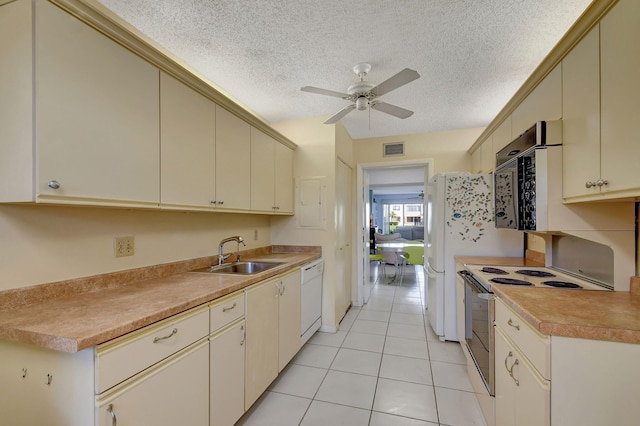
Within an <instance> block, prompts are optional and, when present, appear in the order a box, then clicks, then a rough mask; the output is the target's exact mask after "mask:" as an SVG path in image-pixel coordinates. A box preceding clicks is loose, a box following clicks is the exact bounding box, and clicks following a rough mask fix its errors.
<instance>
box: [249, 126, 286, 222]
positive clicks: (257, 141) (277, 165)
mask: <svg viewBox="0 0 640 426" xmlns="http://www.w3.org/2000/svg"><path fill="white" fill-rule="evenodd" d="M251 210H253V211H262V212H270V213H292V212H293V151H292V150H291V149H290V148H288V147H286V146H284V145H282V144H281V143H279V142H277V141H276V140H275V139H273V138H272V137H271V136H269V135H267V134H266V133H264V132H262V131H261V130H258V129H256V128H255V127H251Z"/></svg>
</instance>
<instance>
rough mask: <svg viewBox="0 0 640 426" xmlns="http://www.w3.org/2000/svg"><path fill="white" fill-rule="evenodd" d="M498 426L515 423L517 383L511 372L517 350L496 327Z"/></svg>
mask: <svg viewBox="0 0 640 426" xmlns="http://www.w3.org/2000/svg"><path fill="white" fill-rule="evenodd" d="M495 353H496V356H495V363H496V365H495V368H494V370H495V395H496V426H513V425H515V406H516V384H515V380H514V379H513V378H512V377H511V375H510V374H509V371H510V369H511V368H513V364H514V362H515V359H516V358H515V350H514V349H513V348H512V347H511V345H509V343H508V342H507V341H506V340H505V338H504V337H503V336H502V334H501V333H500V332H499V331H498V328H496V334H495Z"/></svg>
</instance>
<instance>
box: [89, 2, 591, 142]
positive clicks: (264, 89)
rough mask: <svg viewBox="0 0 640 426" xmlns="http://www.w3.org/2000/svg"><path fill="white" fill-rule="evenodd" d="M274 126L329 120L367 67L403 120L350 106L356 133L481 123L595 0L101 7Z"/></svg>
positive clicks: (349, 118) (122, 4) (347, 121)
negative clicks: (388, 87)
mask: <svg viewBox="0 0 640 426" xmlns="http://www.w3.org/2000/svg"><path fill="white" fill-rule="evenodd" d="M99 1H100V2H101V3H102V4H104V5H105V6H107V7H108V8H109V9H111V10H112V11H113V12H115V13H116V14H117V15H119V16H120V17H122V18H123V19H124V20H125V21H127V22H129V23H130V24H132V25H133V26H134V27H136V28H138V29H139V30H140V31H141V32H142V33H144V34H146V35H147V36H148V37H150V38H151V39H153V40H155V41H156V42H157V43H158V44H159V45H161V46H163V47H164V48H165V49H167V50H169V51H170V52H172V53H173V54H174V55H176V56H177V57H178V58H180V59H181V60H182V61H184V62H185V63H186V64H188V65H190V66H191V67H193V68H194V69H196V70H197V71H199V72H200V73H201V74H203V75H204V76H205V77H206V78H208V79H209V80H210V81H212V82H213V83H215V85H216V86H218V87H219V88H221V89H222V90H223V91H225V92H226V93H228V94H229V95H231V96H232V97H234V98H235V99H236V100H238V101H239V102H240V103H242V104H244V105H245V106H246V107H248V108H249V109H251V110H253V111H254V112H255V113H256V114H258V115H259V116H261V117H263V118H264V119H265V120H267V121H269V122H276V121H282V120H291V119H298V118H306V117H314V116H329V115H332V114H334V113H335V112H337V111H338V110H340V109H341V108H343V107H345V106H347V105H348V101H345V100H342V99H339V98H332V97H326V96H321V95H316V94H311V93H305V92H301V91H300V87H302V86H307V85H309V86H316V87H321V88H325V89H330V90H335V91H339V92H345V91H346V90H347V87H348V86H349V85H350V84H352V83H354V82H356V81H357V77H356V75H355V74H354V73H353V71H352V68H353V66H354V65H355V64H356V63H359V62H368V63H370V64H371V65H372V66H373V68H372V70H371V72H370V73H369V75H368V80H369V81H371V82H372V83H380V82H382V81H383V80H385V79H387V78H389V77H390V76H392V75H394V74H396V73H397V72H399V71H400V70H402V69H403V68H412V69H415V70H416V71H418V73H420V75H421V78H420V79H418V80H416V81H414V82H412V83H409V84H408V85H406V86H403V87H401V88H399V89H397V90H395V91H393V92H390V93H388V94H386V95H384V96H382V97H381V98H380V99H381V100H383V101H385V102H388V103H391V104H395V105H398V106H401V107H403V108H407V109H410V110H413V111H415V114H414V115H413V116H412V117H410V118H408V119H405V120H401V119H397V118H394V117H391V116H388V115H386V114H384V113H382V112H379V111H371V112H369V111H352V112H351V113H350V114H349V115H347V116H346V117H345V118H344V119H343V120H342V123H343V124H344V126H345V127H346V129H347V131H348V132H349V133H350V135H351V136H352V137H353V138H368V137H377V136H389V135H402V134H411V133H423V132H432V131H441V130H453V129H462V128H471V127H484V126H486V125H487V124H489V122H490V121H491V120H492V119H493V118H494V117H495V115H496V114H497V113H498V112H499V111H500V110H501V109H502V107H503V106H504V105H505V104H506V103H507V101H508V100H509V99H510V98H511V97H512V96H513V94H514V93H515V92H516V90H517V89H518V88H519V87H520V86H521V85H522V83H524V81H525V80H526V79H527V77H529V75H530V74H531V73H532V72H533V70H534V69H535V68H536V67H537V66H538V64H540V62H541V61H542V60H543V58H544V57H545V56H546V55H547V54H548V53H549V52H550V50H551V49H552V48H553V46H554V45H555V44H556V43H557V42H558V40H560V38H561V37H562V36H563V35H564V34H565V32H566V31H567V30H568V29H569V27H570V26H571V25H572V24H573V23H574V22H575V21H576V20H577V18H578V17H579V16H580V14H581V13H582V12H583V11H584V10H585V9H586V7H587V6H588V4H589V3H591V0H370V1H362V0H354V1H345V0H324V1H318V0H281V1H277V0H251V1H248V0H99Z"/></svg>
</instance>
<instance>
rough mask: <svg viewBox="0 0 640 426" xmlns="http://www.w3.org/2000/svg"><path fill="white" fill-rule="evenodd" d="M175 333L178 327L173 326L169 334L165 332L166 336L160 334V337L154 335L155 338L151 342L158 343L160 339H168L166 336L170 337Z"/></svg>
mask: <svg viewBox="0 0 640 426" xmlns="http://www.w3.org/2000/svg"><path fill="white" fill-rule="evenodd" d="M176 334H178V329H177V328H174V329H173V330H172V331H171V334H167V335H166V336H162V337H155V338H154V339H153V343H158V342H159V341H161V340H165V339H168V338H170V337H172V336H174V335H176Z"/></svg>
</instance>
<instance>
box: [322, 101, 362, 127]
mask: <svg viewBox="0 0 640 426" xmlns="http://www.w3.org/2000/svg"><path fill="white" fill-rule="evenodd" d="M354 109H356V104H351V105H349V106H346V107H344V108H342V109H341V110H340V111H338V112H337V113H335V114H334V115H332V116H331V117H329V119H328V120H327V121H325V122H324V124H334V123H337V122H338V121H340V119H341V118H342V117H344V116H345V115H347V114H349V113H350V112H351V111H353V110H354Z"/></svg>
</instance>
